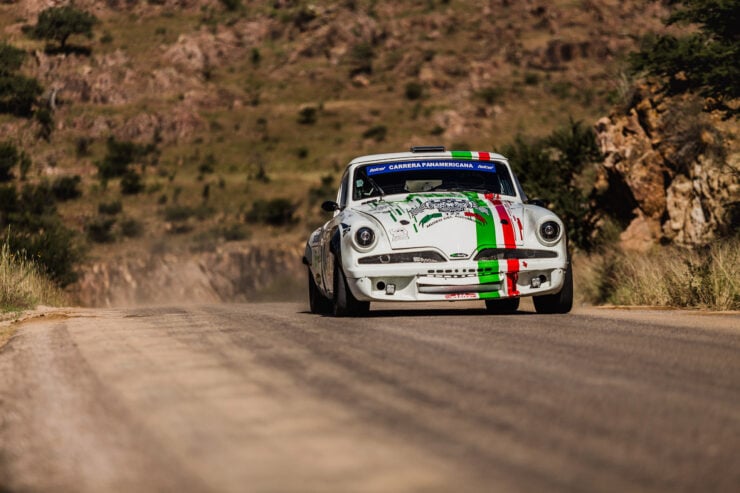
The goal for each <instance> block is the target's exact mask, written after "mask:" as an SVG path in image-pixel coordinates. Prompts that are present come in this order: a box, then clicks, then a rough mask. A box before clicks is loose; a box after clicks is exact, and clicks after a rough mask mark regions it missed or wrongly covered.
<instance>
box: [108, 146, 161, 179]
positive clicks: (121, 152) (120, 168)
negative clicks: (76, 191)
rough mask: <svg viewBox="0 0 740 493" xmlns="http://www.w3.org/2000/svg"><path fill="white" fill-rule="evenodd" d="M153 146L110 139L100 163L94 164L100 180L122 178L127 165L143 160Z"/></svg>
mask: <svg viewBox="0 0 740 493" xmlns="http://www.w3.org/2000/svg"><path fill="white" fill-rule="evenodd" d="M154 150H155V149H154V146H153V145H141V144H135V143H133V142H128V141H118V140H116V139H115V138H113V137H110V138H109V139H108V142H107V153H106V155H105V157H103V160H102V161H99V162H97V163H95V165H96V166H97V167H98V175H99V176H100V178H101V179H102V180H107V179H109V178H116V177H119V176H123V175H125V174H126V173H128V171H129V165H130V164H132V163H135V162H138V161H141V160H143V158H144V157H146V155H147V154H149V153H151V152H153V151H154Z"/></svg>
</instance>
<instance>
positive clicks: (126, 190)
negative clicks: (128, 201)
mask: <svg viewBox="0 0 740 493" xmlns="http://www.w3.org/2000/svg"><path fill="white" fill-rule="evenodd" d="M143 190H144V183H143V180H142V179H141V175H140V174H139V173H137V172H136V171H133V170H129V171H127V172H126V173H125V174H124V175H123V176H122V177H121V193H122V194H124V195H136V194H139V193H141V192H142V191H143Z"/></svg>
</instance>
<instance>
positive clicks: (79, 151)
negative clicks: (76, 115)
mask: <svg viewBox="0 0 740 493" xmlns="http://www.w3.org/2000/svg"><path fill="white" fill-rule="evenodd" d="M90 144H92V139H91V138H90V137H78V138H77V140H76V141H75V155H76V156H77V157H78V158H81V157H85V156H89V155H90Z"/></svg>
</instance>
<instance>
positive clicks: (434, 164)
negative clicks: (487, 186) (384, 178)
mask: <svg viewBox="0 0 740 493" xmlns="http://www.w3.org/2000/svg"><path fill="white" fill-rule="evenodd" d="M435 169H442V170H470V171H484V172H486V173H495V172H496V163H492V162H490V161H489V162H479V161H462V160H458V159H435V160H430V161H396V162H394V163H387V164H375V165H371V166H368V167H366V168H365V170H366V172H367V175H368V176H373V175H382V174H386V173H398V172H401V171H417V170H419V171H422V170H435Z"/></svg>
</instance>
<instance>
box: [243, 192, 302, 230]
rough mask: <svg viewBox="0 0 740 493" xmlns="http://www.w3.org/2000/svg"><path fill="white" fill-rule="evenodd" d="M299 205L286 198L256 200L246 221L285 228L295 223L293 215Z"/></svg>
mask: <svg viewBox="0 0 740 493" xmlns="http://www.w3.org/2000/svg"><path fill="white" fill-rule="evenodd" d="M296 207H297V205H296V204H293V203H292V202H291V201H290V200H289V199H286V198H275V199H271V200H256V201H255V202H254V203H253V204H252V209H251V210H250V211H249V212H247V214H246V220H247V221H249V222H252V223H257V222H259V223H265V224H269V225H271V226H285V225H288V224H292V223H294V222H295V219H294V218H293V213H294V212H295V210H296Z"/></svg>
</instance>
